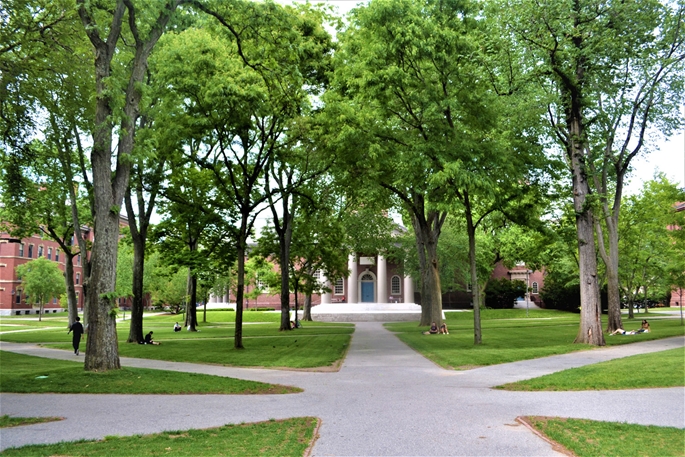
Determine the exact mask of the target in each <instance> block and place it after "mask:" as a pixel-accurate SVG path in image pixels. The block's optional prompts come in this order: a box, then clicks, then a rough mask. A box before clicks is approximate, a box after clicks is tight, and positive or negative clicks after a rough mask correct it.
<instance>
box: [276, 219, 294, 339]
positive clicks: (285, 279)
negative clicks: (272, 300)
mask: <svg viewBox="0 0 685 457" xmlns="http://www.w3.org/2000/svg"><path fill="white" fill-rule="evenodd" d="M282 220H283V225H281V227H280V230H277V232H278V238H279V240H280V243H278V244H279V262H280V264H281V326H280V328H279V330H290V245H291V242H292V236H293V225H292V219H291V217H290V216H289V214H284V215H283V218H282ZM295 299H297V295H296V296H295Z"/></svg>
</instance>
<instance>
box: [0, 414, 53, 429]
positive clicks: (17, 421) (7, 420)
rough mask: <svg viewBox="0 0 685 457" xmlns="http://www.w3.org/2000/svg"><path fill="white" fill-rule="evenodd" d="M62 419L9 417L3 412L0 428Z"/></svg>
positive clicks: (0, 418)
mask: <svg viewBox="0 0 685 457" xmlns="http://www.w3.org/2000/svg"><path fill="white" fill-rule="evenodd" d="M62 419H63V418H62V417H9V416H8V415H7V414H5V415H4V416H0V428H5V427H18V426H20V425H31V424H41V423H43V422H54V421H61V420H62Z"/></svg>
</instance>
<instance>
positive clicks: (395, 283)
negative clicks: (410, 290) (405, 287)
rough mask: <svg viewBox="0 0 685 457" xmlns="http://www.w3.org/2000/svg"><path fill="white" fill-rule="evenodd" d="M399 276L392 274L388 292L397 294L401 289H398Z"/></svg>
mask: <svg viewBox="0 0 685 457" xmlns="http://www.w3.org/2000/svg"><path fill="white" fill-rule="evenodd" d="M400 284H401V282H400V277H399V276H393V277H392V278H391V279H390V293H391V294H392V295H399V294H400V293H401V292H402V291H401V289H400Z"/></svg>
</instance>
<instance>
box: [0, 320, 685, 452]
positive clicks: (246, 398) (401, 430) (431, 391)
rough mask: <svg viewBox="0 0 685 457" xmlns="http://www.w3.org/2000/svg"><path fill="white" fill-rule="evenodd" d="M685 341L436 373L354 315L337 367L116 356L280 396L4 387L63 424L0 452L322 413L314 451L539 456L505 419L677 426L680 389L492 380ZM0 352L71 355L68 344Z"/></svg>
mask: <svg viewBox="0 0 685 457" xmlns="http://www.w3.org/2000/svg"><path fill="white" fill-rule="evenodd" d="M683 345H685V338H684V337H676V338H668V339H664V340H657V341H647V342H640V343H634V344H630V345H623V346H619V347H611V348H601V349H596V350H593V351H583V352H579V353H575V354H565V355H561V356H553V357H546V358H542V359H535V360H529V361H522V362H514V363H508V364H503V365H496V366H491V367H485V368H479V369H474V370H469V371H449V370H444V369H442V368H440V367H438V366H436V365H435V364H433V363H432V362H430V361H428V360H427V359H425V358H423V357H422V356H421V355H419V354H418V353H416V352H415V351H413V350H412V349H410V348H408V347H407V346H406V345H404V344H403V343H402V342H400V341H399V340H398V339H397V338H396V337H395V336H394V335H393V334H392V333H390V332H389V331H387V330H385V329H384V328H383V327H382V324H380V323H375V322H363V323H357V325H356V330H355V333H354V335H353V338H352V343H351V346H350V350H349V352H348V355H347V357H346V359H345V362H344V363H343V366H342V368H341V370H340V371H339V372H336V373H312V372H293V371H284V370H264V369H247V368H227V367H219V366H208V365H196V364H190V363H175V362H163V361H154V360H143V359H128V358H122V359H121V363H122V365H125V366H132V367H149V368H158V369H165V370H175V371H189V372H195V373H207V374H214V375H220V376H231V377H235V378H242V379H252V380H255V381H263V382H271V383H278V384H287V385H293V386H298V387H301V388H303V389H304V392H303V393H300V394H290V395H183V396H170V395H90V394H80V395H68V394H40V395H38V394H2V395H0V413H1V414H9V415H11V416H19V415H21V416H62V417H65V418H66V420H64V421H59V422H51V423H44V424H35V425H29V426H23V427H13V428H4V429H0V449H5V448H7V447H11V446H21V445H24V444H29V443H52V442H57V441H61V440H66V441H71V440H76V439H95V438H102V437H104V436H107V435H131V434H138V433H154V432H160V431H164V430H183V429H188V428H204V427H213V426H219V425H223V424H226V423H236V422H255V421H262V420H267V419H271V418H275V419H280V418H287V417H296V416H316V417H319V418H321V420H322V426H321V429H320V438H319V439H318V440H317V442H316V445H315V446H314V450H313V454H314V455H316V456H333V455H335V456H391V455H392V456H398V455H403V456H419V455H421V456H443V455H445V456H446V455H465V456H476V455H484V456H499V455H502V456H522V455H532V456H548V455H560V454H558V453H557V452H556V451H554V450H553V449H552V446H551V445H550V444H548V443H547V442H545V441H544V440H542V439H541V438H539V437H538V436H536V435H535V434H533V433H532V432H531V431H529V430H528V429H527V428H525V427H524V426H522V425H520V424H519V423H517V422H516V421H515V419H516V417H517V416H523V415H547V416H562V417H576V418H588V419H595V420H606V421H625V422H630V423H637V424H654V425H662V426H675V427H680V428H685V388H682V387H679V388H668V389H641V390H623V391H584V392H506V391H498V390H493V389H491V387H492V386H495V385H499V384H502V383H505V382H511V381H515V380H521V379H528V378H533V377H537V376H540V375H543V374H547V373H552V372H555V371H559V370H563V369H566V368H572V367H578V366H582V365H587V364H590V363H597V362H601V361H604V360H611V359H614V358H618V357H625V356H629V355H634V354H643V353H649V352H655V351H661V350H665V349H671V348H676V347H682V346H683ZM0 349H2V350H8V351H13V352H19V353H24V354H31V355H39V356H43V357H51V358H59V359H67V360H73V359H74V356H73V355H72V354H70V353H69V352H68V351H60V350H53V349H46V348H39V347H36V346H33V345H28V344H11V343H0Z"/></svg>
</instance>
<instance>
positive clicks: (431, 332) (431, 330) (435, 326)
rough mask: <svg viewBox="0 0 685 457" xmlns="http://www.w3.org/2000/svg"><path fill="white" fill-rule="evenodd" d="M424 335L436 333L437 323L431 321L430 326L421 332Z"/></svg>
mask: <svg viewBox="0 0 685 457" xmlns="http://www.w3.org/2000/svg"><path fill="white" fill-rule="evenodd" d="M423 334H424V335H437V334H438V325H437V324H436V323H435V322H431V328H430V330H428V331H427V332H423Z"/></svg>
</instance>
